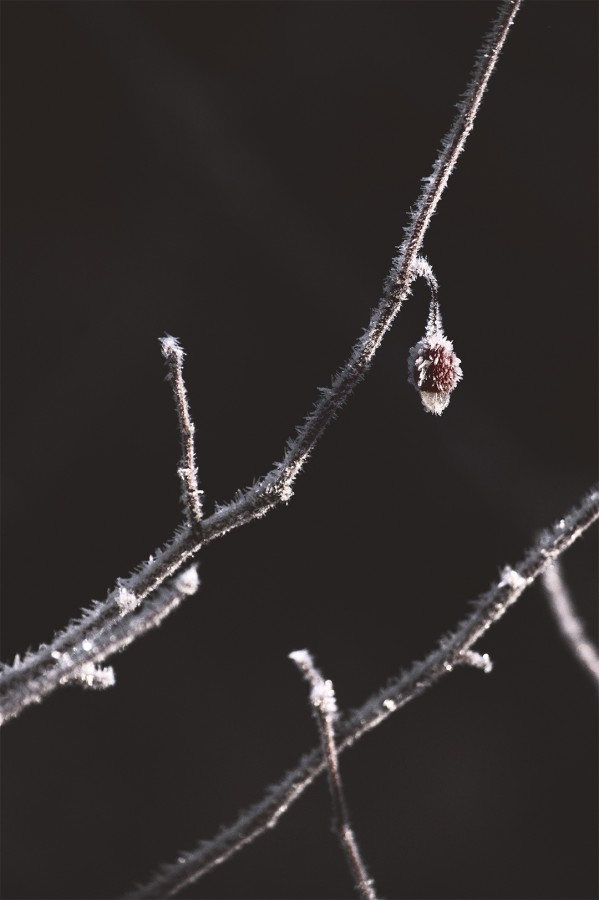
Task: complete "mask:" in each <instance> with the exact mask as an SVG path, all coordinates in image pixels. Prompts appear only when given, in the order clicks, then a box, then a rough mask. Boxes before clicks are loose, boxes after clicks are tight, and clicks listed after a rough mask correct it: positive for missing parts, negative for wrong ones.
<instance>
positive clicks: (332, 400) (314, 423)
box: [0, 0, 521, 723]
mask: <svg viewBox="0 0 599 900" xmlns="http://www.w3.org/2000/svg"><path fill="white" fill-rule="evenodd" d="M520 3H521V0H504V2H503V3H502V4H501V7H500V10H499V15H498V17H497V19H496V21H495V22H494V24H493V25H492V27H491V30H490V32H489V34H488V36H487V37H486V39H485V41H484V43H483V46H482V49H481V51H480V52H479V53H478V55H477V62H476V65H475V68H474V72H473V74H472V77H471V79H470V81H469V84H468V86H467V88H466V91H465V94H464V96H463V98H462V100H461V101H460V103H459V104H458V115H457V116H456V119H455V121H454V123H453V125H452V127H451V128H450V130H449V132H448V134H447V135H446V137H445V139H444V140H443V143H442V146H441V151H440V153H439V155H438V157H437V160H436V162H435V164H434V167H433V171H432V173H431V175H430V176H428V177H427V178H425V179H424V180H423V183H422V191H421V194H420V197H419V199H418V202H417V204H416V207H415V209H414V212H413V214H412V216H411V220H410V223H409V224H408V226H407V228H406V229H405V238H404V241H403V243H402V244H401V246H400V248H399V252H398V255H397V257H396V258H395V259H394V260H393V262H392V266H391V271H390V273H389V275H388V277H387V279H386V281H385V285H384V292H383V297H382V299H381V301H380V303H379V305H378V307H376V308H375V310H374V311H373V313H372V316H371V318H370V322H369V325H368V327H367V328H366V330H365V331H364V333H363V334H362V335H361V336H360V338H359V339H358V341H357V342H356V344H355V345H354V348H353V350H352V352H351V355H350V358H349V360H348V361H347V363H346V364H345V366H344V367H343V368H342V369H341V370H340V371H339V373H338V374H337V375H336V376H335V377H334V378H333V380H332V382H331V387H330V388H326V389H324V390H322V391H321V393H320V399H319V400H318V402H317V403H316V405H315V407H314V409H313V410H312V412H311V413H310V414H309V415H308V417H307V418H306V420H305V421H304V423H303V425H301V426H300V427H299V428H298V429H297V432H296V436H295V437H294V438H292V439H290V440H289V441H288V443H287V448H286V452H285V455H284V457H283V459H282V461H281V462H280V463H278V464H277V465H276V466H275V467H274V469H272V471H271V472H269V473H268V474H267V475H265V476H264V477H263V478H262V479H261V480H259V481H258V482H257V483H256V484H254V485H253V486H252V487H250V488H248V489H247V490H245V491H242V492H238V493H237V495H236V496H235V498H234V499H233V500H232V501H231V502H230V503H228V504H227V505H226V506H221V507H219V508H217V510H216V512H215V513H214V514H213V515H212V516H210V517H209V518H208V519H204V520H203V523H202V535H198V532H197V529H196V528H194V527H192V526H191V525H189V524H185V525H184V526H182V527H179V528H177V530H176V531H175V534H174V535H173V537H172V538H171V540H170V542H169V543H167V544H166V545H165V546H164V548H163V549H162V550H161V551H159V552H158V553H157V555H156V557H153V556H152V557H151V558H150V559H149V560H148V561H147V562H146V563H143V564H142V565H141V566H140V567H138V569H137V570H136V571H135V572H134V574H133V575H132V576H130V577H129V578H128V579H123V580H122V581H121V582H119V584H118V585H117V587H116V588H115V589H114V590H113V591H112V592H111V593H109V595H108V597H107V598H106V600H105V601H104V602H103V603H102V604H100V605H99V606H97V607H95V608H94V609H93V610H90V611H87V612H84V613H83V616H82V618H81V619H79V620H78V621H76V622H74V623H71V624H70V625H69V626H67V628H66V630H65V631H63V632H61V633H60V634H58V636H57V637H56V638H55V639H54V641H53V643H52V644H51V645H42V646H41V647H40V648H39V650H37V651H35V652H34V653H31V654H29V655H27V656H26V657H25V658H24V660H23V662H22V663H21V664H20V666H19V668H18V669H17V668H15V667H14V666H13V667H10V666H7V667H5V668H4V669H3V670H2V672H0V723H2V722H5V721H6V720H7V719H9V718H12V717H14V716H16V715H18V713H20V712H21V711H22V710H23V709H24V708H25V707H26V706H27V705H28V704H30V703H34V702H39V701H41V700H42V699H43V698H44V697H45V696H47V695H48V694H50V693H51V692H52V691H53V690H55V689H56V688H57V687H58V686H59V685H60V684H61V683H64V682H62V681H61V678H62V677H67V676H69V675H72V676H73V677H75V673H76V669H77V666H78V665H79V663H77V665H75V664H73V666H72V667H71V666H70V664H69V665H67V664H66V663H65V666H64V671H63V672H62V675H61V674H60V673H59V672H58V671H57V667H56V658H55V657H54V656H53V655H52V654H53V653H60V654H61V658H62V659H66V658H67V655H68V654H70V653H71V651H72V650H74V649H75V648H77V647H78V646H80V645H81V644H82V642H83V641H86V642H88V643H89V645H90V646H91V648H92V649H91V650H89V651H86V655H85V660H84V661H85V662H90V663H92V664H94V665H95V663H96V662H97V657H96V656H95V653H94V649H93V648H94V647H95V645H96V639H97V634H98V631H99V630H100V629H104V628H106V629H108V630H110V629H111V628H112V627H114V626H115V625H116V623H117V622H118V621H119V620H120V618H121V617H122V609H121V606H120V605H119V602H118V597H119V592H120V591H121V588H122V587H123V586H124V587H125V588H126V589H127V590H128V591H130V592H131V593H132V594H133V595H134V597H135V603H136V604H140V603H141V602H142V601H143V600H145V598H146V597H148V595H149V594H151V593H152V592H153V591H155V590H156V588H158V587H159V586H160V585H161V584H162V583H163V582H164V581H165V580H166V579H167V578H170V577H172V576H173V575H174V574H175V573H176V572H177V571H178V570H179V569H181V568H182V566H184V565H186V564H187V563H188V561H189V559H190V558H191V557H193V556H195V554H197V553H198V551H199V550H201V548H202V547H203V546H205V544H207V543H209V542H210V541H212V540H214V539H215V538H218V537H221V536H222V535H224V534H226V533H227V532H228V531H231V530H232V529H234V528H239V527H240V526H242V525H246V524H247V523H248V522H251V521H253V520H254V519H257V518H259V517H261V516H263V515H265V513H267V512H268V511H269V510H270V509H273V508H274V507H276V506H278V505H279V504H280V503H282V502H284V501H288V500H289V499H290V498H291V496H292V494H293V491H292V487H293V482H294V480H295V478H296V477H297V475H298V473H299V471H300V470H301V468H302V466H303V464H304V462H305V461H306V460H307V458H308V456H309V455H310V453H311V451H312V450H313V448H314V446H315V445H316V443H317V441H318V440H319V438H320V437H321V435H322V434H323V432H324V430H325V428H326V427H327V425H328V424H329V423H330V422H331V421H332V420H333V419H334V418H335V416H336V415H337V413H338V412H339V411H340V409H341V407H342V406H343V405H344V403H345V402H346V401H347V400H348V398H349V397H350V395H351V394H352V392H353V391H354V390H355V388H356V386H357V385H358V384H359V382H360V381H361V380H362V378H363V377H364V376H365V374H366V372H367V371H368V369H369V367H370V365H371V363H372V360H373V357H374V354H375V353H376V351H377V350H378V348H379V347H380V345H381V343H382V340H383V338H384V336H385V334H386V333H387V331H388V330H389V328H390V327H391V323H392V322H393V320H394V318H395V316H396V315H397V313H398V312H399V310H400V308H401V306H402V303H403V301H404V300H405V299H406V297H407V296H408V294H409V292H410V289H411V285H412V282H413V281H414V280H415V278H416V277H417V276H418V274H420V269H421V264H419V262H418V259H419V256H418V255H419V253H420V249H421V247H422V242H423V240H424V236H425V234H426V230H427V228H428V226H429V224H430V221H431V218H432V216H433V214H434V212H435V211H436V209H437V206H438V204H439V200H440V198H441V195H442V193H443V191H444V189H445V187H446V185H447V181H448V179H449V176H450V175H451V173H452V171H453V169H454V167H455V164H456V161H457V158H458V156H459V155H460V153H461V152H462V150H463V149H464V144H465V142H466V138H467V137H468V135H469V133H470V131H471V130H472V126H473V122H474V118H475V116H476V114H477V112H478V109H479V107H480V104H481V101H482V97H483V94H484V92H485V89H486V87H487V84H488V82H489V78H490V77H491V74H492V72H493V70H494V68H495V65H496V63H497V59H498V57H499V53H500V51H501V48H502V47H503V44H504V42H505V39H506V36H507V32H508V30H509V28H510V26H511V24H512V22H513V20H514V17H515V15H516V12H517V11H518V9H519V7H520ZM191 468H193V467H191ZM42 686H43V688H42ZM16 695H18V697H19V698H20V699H19V702H18V703H17V702H16V701H15V697H16Z"/></svg>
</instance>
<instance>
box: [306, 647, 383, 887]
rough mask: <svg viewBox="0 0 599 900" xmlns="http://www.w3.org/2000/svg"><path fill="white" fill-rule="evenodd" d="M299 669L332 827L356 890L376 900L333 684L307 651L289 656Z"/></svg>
mask: <svg viewBox="0 0 599 900" xmlns="http://www.w3.org/2000/svg"><path fill="white" fill-rule="evenodd" d="M289 659H292V660H293V662H294V663H295V664H296V666H297V667H298V668H299V669H300V671H301V672H303V673H304V676H305V678H306V680H307V681H308V682H309V684H310V686H311V691H310V702H311V704H312V709H313V711H314V718H315V719H316V724H317V725H318V731H319V733H320V743H321V745H322V752H323V755H324V758H325V760H326V764H327V773H328V778H329V790H330V792H331V801H332V805H333V827H334V829H335V831H336V832H337V836H338V838H339V842H340V844H341V847H342V849H343V852H344V854H345V858H346V859H347V864H348V866H349V870H350V872H351V874H352V876H353V878H354V880H355V886H356V888H357V890H358V893H359V895H360V897H362V900H376V892H375V890H374V882H373V880H372V879H371V878H370V876H369V875H368V872H367V870H366V866H365V865H364V861H363V859H362V854H361V853H360V848H359V847H358V842H357V841H356V837H355V835H354V830H353V828H352V826H351V822H350V818H349V811H348V808H347V803H346V800H345V793H344V791H343V783H342V781H341V772H340V771H339V757H338V754H337V745H336V743H335V720H336V718H337V715H338V712H337V701H336V698H335V690H334V688H333V683H332V682H331V681H329V680H326V681H325V679H324V678H323V677H322V675H321V674H320V672H319V671H318V669H317V668H316V666H315V665H314V660H313V659H312V655H311V653H309V651H308V650H294V651H293V653H290V654H289Z"/></svg>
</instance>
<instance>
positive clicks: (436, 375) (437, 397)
mask: <svg viewBox="0 0 599 900" xmlns="http://www.w3.org/2000/svg"><path fill="white" fill-rule="evenodd" d="M408 377H409V381H410V383H411V384H413V385H414V387H415V388H416V390H417V391H418V393H419V394H420V399H421V400H422V405H423V406H424V408H425V409H426V410H427V411H428V412H432V413H434V415H437V416H440V415H441V413H442V412H443V410H444V409H445V408H446V407H447V405H448V404H449V400H450V396H451V392H452V391H453V389H454V388H455V387H456V385H457V383H458V381H460V380H461V378H462V369H461V366H460V360H459V359H458V357H457V356H456V354H455V353H454V350H453V344H452V342H451V341H450V340H448V339H447V338H446V337H445V335H444V334H443V328H442V325H441V313H440V311H439V304H438V303H437V301H436V300H433V302H432V303H431V308H430V312H429V317H428V323H427V326H426V335H425V336H424V337H423V338H422V339H421V340H420V341H418V343H417V344H416V345H415V346H414V347H412V349H411V350H410V353H409V357H408Z"/></svg>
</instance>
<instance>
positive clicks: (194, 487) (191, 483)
mask: <svg viewBox="0 0 599 900" xmlns="http://www.w3.org/2000/svg"><path fill="white" fill-rule="evenodd" d="M160 345H161V347H162V355H163V356H164V358H165V359H166V361H167V363H168V368H169V374H168V377H169V380H170V381H171V383H172V387H173V394H174V396H175V405H176V407H177V417H178V419H179V431H180V432H181V448H182V451H183V452H182V457H181V464H180V466H179V469H178V474H179V478H180V479H181V487H182V492H181V495H182V500H183V508H184V509H185V514H186V516H187V521H188V522H189V524H190V525H199V524H200V522H201V520H202V491H201V490H200V488H199V486H198V470H197V467H196V459H195V445H194V435H195V426H194V424H193V421H192V419H191V414H190V412H189V403H188V402H187V390H186V388H185V381H184V380H183V358H184V356H185V354H184V352H183V347H182V346H181V344H180V343H179V341H178V340H177V338H175V337H172V336H171V335H170V334H167V335H166V336H165V337H163V338H160Z"/></svg>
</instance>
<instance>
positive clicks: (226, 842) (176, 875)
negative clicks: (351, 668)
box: [127, 487, 599, 898]
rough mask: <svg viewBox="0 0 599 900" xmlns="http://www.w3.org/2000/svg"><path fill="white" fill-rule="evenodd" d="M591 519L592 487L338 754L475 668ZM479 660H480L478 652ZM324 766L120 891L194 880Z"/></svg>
mask: <svg viewBox="0 0 599 900" xmlns="http://www.w3.org/2000/svg"><path fill="white" fill-rule="evenodd" d="M598 518H599V487H597V488H595V489H593V491H591V492H590V493H589V494H587V496H585V497H584V498H583V500H582V502H581V503H580V505H579V506H577V507H574V509H572V510H571V511H570V512H569V513H568V515H567V516H566V517H565V518H564V519H561V520H560V521H559V522H558V524H557V525H555V526H554V527H553V528H552V529H550V530H549V531H547V532H546V533H545V534H543V535H542V536H541V537H540V538H539V539H538V540H537V542H536V543H535V544H534V545H533V547H532V548H531V549H530V550H529V551H528V553H527V554H526V556H525V557H524V558H523V559H522V561H521V562H520V563H518V564H517V565H516V566H514V567H510V566H508V567H506V568H505V569H504V570H503V573H502V576H501V578H500V580H499V581H497V582H495V584H493V585H492V586H491V587H490V588H489V590H488V591H487V592H486V593H485V594H483V595H482V596H480V597H479V598H478V600H476V602H475V605H474V610H473V612H472V613H471V614H470V615H469V616H468V617H467V618H465V619H464V620H463V621H462V622H460V623H459V625H458V626H457V628H456V630H455V631H454V632H453V633H452V634H450V635H449V636H448V637H446V638H444V639H443V640H442V641H441V642H440V644H439V646H438V647H437V648H436V649H435V650H433V651H432V653H430V654H429V656H427V657H426V659H424V660H423V661H421V662H418V663H415V664H414V665H413V666H412V667H411V668H410V669H409V670H408V671H407V672H405V673H403V674H401V675H399V676H398V677H397V678H395V679H394V680H393V681H391V683H390V684H389V685H387V687H385V688H383V689H382V690H381V691H378V692H377V693H376V694H373V695H372V696H371V697H370V698H369V699H368V700H367V701H366V703H364V704H363V706H361V707H360V708H359V709H357V710H356V711H355V712H353V713H352V714H351V715H349V716H347V717H346V718H345V719H343V720H342V721H341V722H340V723H339V725H338V728H337V734H338V744H337V749H338V751H339V752H341V751H342V750H346V749H347V748H348V747H351V746H353V744H355V742H356V741H357V740H358V739H359V738H361V737H362V736H363V735H364V734H366V732H367V731H370V730H371V729H373V728H376V726H377V725H380V724H381V722H384V720H385V719H387V718H388V717H389V716H390V715H391V714H392V713H393V712H395V711H396V710H398V709H400V708H401V707H402V706H405V704H406V703H409V702H410V700H414V699H415V698H416V697H418V696H420V694H422V693H423V692H424V691H425V690H426V689H427V688H429V687H431V686H432V685H433V684H435V682H437V681H439V680H440V679H441V678H442V677H443V676H445V675H447V674H448V673H450V672H452V671H453V669H454V668H455V666H456V665H461V664H464V663H466V664H470V665H476V663H477V660H478V654H473V653H472V652H471V648H472V646H473V645H474V644H475V643H476V641H478V640H479V638H480V637H481V636H482V635H483V634H484V633H485V631H487V629H488V628H490V627H491V626H492V625H493V624H494V623H495V622H497V621H498V620H499V619H500V618H501V617H502V616H503V615H504V614H505V613H506V612H507V610H508V609H509V608H510V606H512V605H513V604H514V603H515V602H516V600H517V599H518V597H519V596H520V595H521V594H522V593H523V591H524V590H525V588H527V587H528V586H529V585H531V584H532V583H533V582H534V581H535V580H536V579H537V578H538V577H539V575H540V574H541V573H542V572H543V570H544V569H545V568H546V567H547V566H548V565H549V564H550V563H552V562H553V561H554V560H556V559H557V558H558V557H559V556H560V555H561V554H562V553H563V552H564V550H566V549H567V548H568V547H570V546H571V545H572V544H573V543H574V541H575V540H577V539H578V538H579V537H580V536H581V535H582V534H583V533H584V532H585V531H586V530H587V528H589V527H590V526H591V525H592V524H593V522H595V521H596V520H597V519H598ZM482 660H483V661H484V660H485V657H484V655H483V657H482ZM485 662H486V661H485ZM325 768H326V763H325V761H324V759H323V754H322V750H321V749H320V748H317V749H314V750H312V751H311V752H310V753H308V754H306V755H305V756H303V757H302V759H301V760H300V761H299V763H298V765H297V766H296V768H295V769H293V770H292V771H290V772H289V773H288V774H287V775H286V776H285V777H284V778H283V780H282V781H280V782H279V783H278V784H277V785H274V786H272V787H270V788H269V789H268V791H267V792H266V796H265V797H264V798H263V799H262V800H261V801H260V802H259V803H257V804H256V805H255V806H253V807H251V808H250V809H249V810H247V811H246V812H244V813H242V814H241V815H240V816H239V818H238V819H237V821H236V822H235V823H234V824H233V825H231V826H229V827H228V828H224V829H223V830H222V831H221V832H220V833H219V834H217V836H216V837H215V838H214V839H213V840H212V841H203V842H202V843H201V844H200V845H199V847H198V848H197V849H196V850H193V851H192V852H190V853H182V854H179V856H178V861H177V862H176V863H174V864H172V865H167V866H164V867H163V868H162V870H161V871H160V872H159V873H158V874H157V875H156V876H155V877H154V878H153V879H152V880H151V881H149V882H147V883H146V884H145V885H143V886H140V887H138V888H137V889H136V890H134V891H133V892H132V893H131V894H129V895H127V896H129V897H135V898H142V897H171V896H173V895H174V894H176V893H177V892H178V891H180V890H181V889H182V888H183V887H185V886H186V885H189V884H191V883H192V882H195V881H197V880H198V879H199V878H201V877H202V876H203V875H205V874H206V873H207V872H209V871H210V870H211V869H213V868H214V867H215V866H218V865H220V863H223V862H225V860H227V859H228V858H229V857H230V856H233V855H234V854H235V853H237V852H238V851H239V850H241V849H242V848H243V847H245V846H246V844H249V843H251V842H252V841H253V840H255V839H256V838H257V837H259V835H261V834H263V833H264V832H265V831H267V830H268V829H270V828H274V826H275V825H276V824H277V822H278V821H279V819H280V818H281V816H282V815H283V814H284V813H286V812H287V810H288V809H289V807H290V806H291V805H292V804H293V803H294V802H295V801H296V800H297V799H298V798H299V797H300V796H301V794H302V793H303V792H304V791H305V789H306V788H307V787H308V786H309V785H310V784H312V782H313V781H314V779H315V778H316V777H317V776H318V775H320V774H321V772H323V771H324V770H325Z"/></svg>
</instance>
